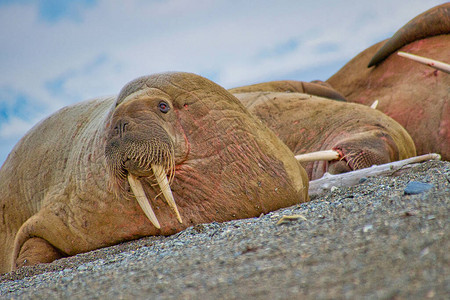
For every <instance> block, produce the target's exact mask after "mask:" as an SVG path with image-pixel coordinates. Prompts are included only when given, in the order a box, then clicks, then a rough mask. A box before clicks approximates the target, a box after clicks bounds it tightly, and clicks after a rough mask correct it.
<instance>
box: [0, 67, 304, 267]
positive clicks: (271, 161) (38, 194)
mask: <svg viewBox="0 0 450 300" xmlns="http://www.w3.org/2000/svg"><path fill="white" fill-rule="evenodd" d="M0 190H1V191H2V193H1V195H0V210H1V216H2V218H1V222H0V236H1V241H2V243H0V271H1V272H2V273H3V272H7V271H10V270H14V269H16V268H19V267H22V266H27V265H34V264H37V263H46V262H51V261H53V260H55V259H58V258H61V257H66V256H71V255H75V254H77V253H82V252H87V251H90V250H93V249H97V248H100V247H105V246H109V245H113V244H117V243H120V242H122V241H126V240H131V239H136V238H139V237H143V236H150V235H170V234H173V233H176V232H179V231H181V230H183V229H185V228H187V227H188V226H192V225H193V224H199V223H206V222H213V221H216V222H224V221H228V220H232V219H238V218H249V217H257V216H259V215H261V214H264V213H267V212H269V211H272V210H276V209H279V208H281V207H287V206H291V205H294V204H298V203H301V202H305V201H308V200H309V198H308V179H307V175H306V172H305V170H304V169H303V168H302V167H301V165H300V164H299V163H298V162H297V161H296V160H295V158H294V155H293V153H292V152H291V151H290V150H289V148H288V147H287V146H286V145H284V144H283V143H282V142H281V141H280V140H279V139H278V138H277V137H276V136H275V135H274V134H273V132H272V131H270V130H269V129H268V128H267V127H266V126H264V125H262V124H261V122H260V121H259V120H258V119H256V118H255V117H254V116H253V115H251V114H249V113H248V111H247V110H246V109H245V108H244V106H243V105H242V104H241V103H240V102H239V100H238V99H236V98H235V97H234V96H233V95H232V94H230V93H229V92H228V91H227V90H225V89H224V88H222V87H220V86H219V85H217V84H215V83H213V82H212V81H209V80H208V79H206V78H203V77H201V76H198V75H194V74H190V73H177V72H175V73H161V74H155V75H151V76H144V77H141V78H138V79H135V80H133V81H131V82H130V83H128V84H127V85H125V86H124V87H123V88H122V90H121V91H120V93H119V94H118V96H116V97H107V98H98V99H93V100H90V101H86V102H82V103H79V104H75V105H73V106H69V107H66V108H63V109H61V110H60V111H58V112H56V113H55V114H53V115H51V116H50V117H48V118H47V119H45V120H44V121H41V122H40V123H38V124H37V125H36V126H35V127H33V128H32V129H31V130H30V131H29V132H28V133H27V134H26V135H25V136H24V137H23V138H22V139H21V140H20V141H19V142H18V144H17V145H16V146H15V147H14V149H13V150H12V152H11V153H10V154H9V156H8V158H7V159H6V161H5V163H4V165H3V166H2V168H1V169H0Z"/></svg>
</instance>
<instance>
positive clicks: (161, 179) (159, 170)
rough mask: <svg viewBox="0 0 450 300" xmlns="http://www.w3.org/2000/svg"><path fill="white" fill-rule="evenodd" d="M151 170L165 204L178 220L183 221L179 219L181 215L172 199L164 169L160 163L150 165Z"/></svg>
mask: <svg viewBox="0 0 450 300" xmlns="http://www.w3.org/2000/svg"><path fill="white" fill-rule="evenodd" d="M152 170H153V173H154V174H155V177H156V180H157V181H158V185H159V187H160V188H161V191H162V193H163V195H164V198H165V199H166V201H167V204H169V206H170V208H171V209H172V211H173V212H174V213H175V216H176V217H177V220H178V222H180V223H181V224H182V223H183V221H182V220H181V216H180V213H179V212H178V208H177V205H176V203H175V200H174V199H173V195H172V191H171V190H170V185H169V181H168V180H167V174H166V171H164V168H163V167H162V166H161V165H152Z"/></svg>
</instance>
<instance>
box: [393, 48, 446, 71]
mask: <svg viewBox="0 0 450 300" xmlns="http://www.w3.org/2000/svg"><path fill="white" fill-rule="evenodd" d="M397 54H398V55H400V56H401V57H406V58H409V59H411V60H413V61H416V62H418V63H421V64H424V65H427V66H430V67H432V68H435V69H437V70H439V71H442V72H445V73H448V74H450V65H449V64H446V63H444V62H441V61H438V60H434V59H431V58H426V57H423V56H419V55H415V54H411V53H406V52H403V51H398V52H397Z"/></svg>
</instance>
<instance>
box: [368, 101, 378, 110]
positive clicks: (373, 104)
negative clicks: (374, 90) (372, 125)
mask: <svg viewBox="0 0 450 300" xmlns="http://www.w3.org/2000/svg"><path fill="white" fill-rule="evenodd" d="M377 106H378V100H375V101H374V102H373V103H372V105H371V106H370V108H372V109H377Z"/></svg>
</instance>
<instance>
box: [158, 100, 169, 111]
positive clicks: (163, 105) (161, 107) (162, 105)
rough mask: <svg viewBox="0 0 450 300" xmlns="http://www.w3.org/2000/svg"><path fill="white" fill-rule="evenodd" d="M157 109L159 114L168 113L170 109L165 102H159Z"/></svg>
mask: <svg viewBox="0 0 450 300" xmlns="http://www.w3.org/2000/svg"><path fill="white" fill-rule="evenodd" d="M158 108H159V110H160V111H161V112H163V113H167V112H168V111H169V109H170V106H169V104H167V103H166V102H164V101H161V102H159V104H158Z"/></svg>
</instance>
